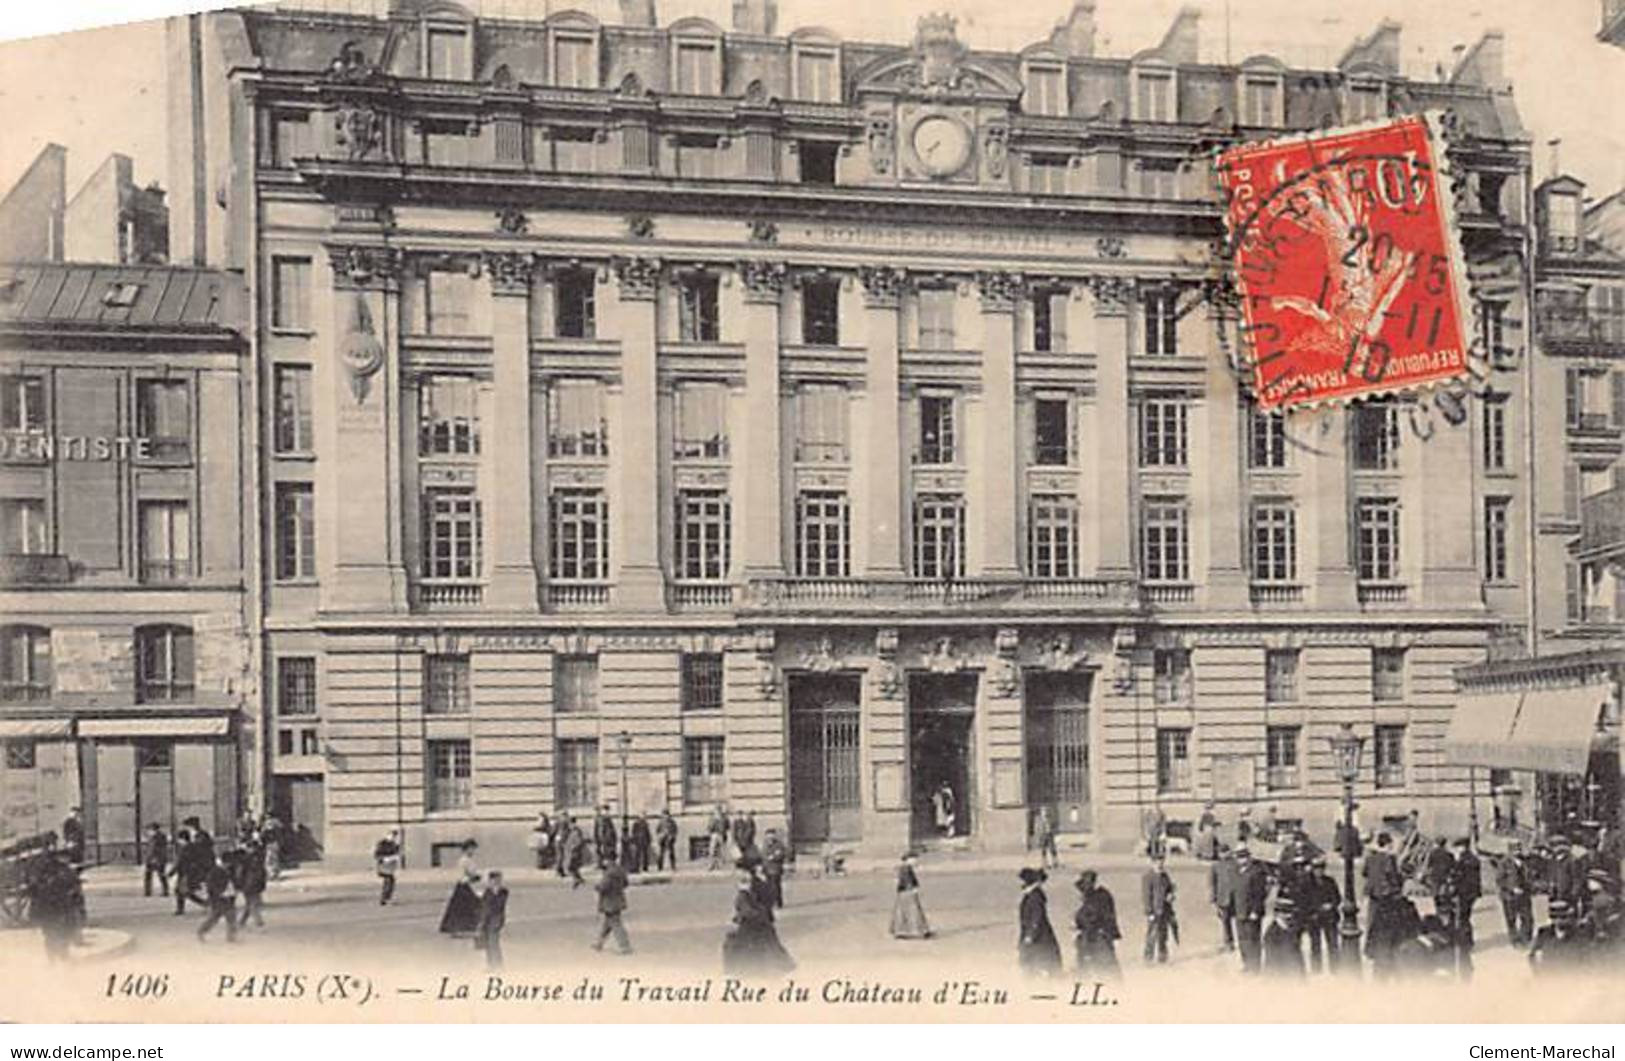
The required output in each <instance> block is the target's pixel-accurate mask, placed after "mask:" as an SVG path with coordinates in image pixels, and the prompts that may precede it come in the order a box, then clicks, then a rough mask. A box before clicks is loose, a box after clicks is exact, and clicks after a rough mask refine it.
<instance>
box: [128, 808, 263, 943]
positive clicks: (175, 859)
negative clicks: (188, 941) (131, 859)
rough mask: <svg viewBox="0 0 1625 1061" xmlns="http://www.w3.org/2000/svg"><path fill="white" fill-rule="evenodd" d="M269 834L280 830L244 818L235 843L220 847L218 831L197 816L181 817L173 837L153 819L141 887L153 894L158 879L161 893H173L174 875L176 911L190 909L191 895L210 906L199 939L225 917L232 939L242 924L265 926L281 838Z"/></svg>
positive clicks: (193, 900)
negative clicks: (215, 833) (239, 905)
mask: <svg viewBox="0 0 1625 1061" xmlns="http://www.w3.org/2000/svg"><path fill="white" fill-rule="evenodd" d="M273 828H274V827H273ZM268 835H269V836H271V837H277V836H278V834H277V833H276V832H275V831H270V832H268V831H267V830H266V829H265V828H264V826H263V825H261V824H260V823H257V822H253V821H252V820H251V819H247V818H245V819H244V821H243V822H241V823H239V826H238V830H237V837H236V842H235V845H234V846H232V847H229V848H226V849H224V850H219V849H217V847H216V845H215V840H214V837H213V836H212V835H211V834H210V833H209V831H208V829H206V828H204V826H203V823H202V822H201V821H200V820H199V819H198V818H196V817H191V818H187V819H186V820H185V821H184V822H182V823H181V827H180V828H179V829H177V830H175V836H174V839H173V840H171V839H170V837H169V836H167V835H166V834H165V833H164V830H163V827H162V826H160V825H159V824H157V823H156V822H154V823H153V824H151V825H149V826H148V827H147V835H146V837H145V842H144V844H143V852H142V864H143V866H144V871H143V873H142V890H143V891H144V892H145V893H146V894H147V895H148V896H151V895H152V885H153V883H154V881H156V882H157V883H158V886H159V888H160V890H161V893H162V894H163V895H164V896H165V897H168V895H169V894H170V882H171V881H173V882H174V894H175V916H176V917H180V916H182V915H183V914H185V913H186V903H187V901H188V900H190V901H191V903H192V904H193V905H194V906H199V907H202V908H203V909H204V910H205V911H206V912H207V914H206V916H205V917H204V919H203V922H202V923H201V924H200V925H198V929H197V936H198V939H199V940H205V939H207V938H208V937H209V933H210V932H212V931H213V930H214V927H215V926H216V925H218V924H220V923H222V922H224V923H225V926H226V939H227V941H229V942H235V941H236V939H237V930H238V929H239V928H240V927H245V926H247V925H249V924H253V925H254V926H255V927H257V928H264V927H265V889H266V887H267V886H268V884H269V882H270V880H271V877H272V867H273V866H276V865H277V857H278V856H277V855H276V854H275V847H274V846H273V845H275V844H277V843H278V840H277V839H272V840H269V841H268V840H267V836H268ZM239 897H241V898H242V901H243V906H242V911H241V914H239V912H238V910H237V900H238V898H239Z"/></svg>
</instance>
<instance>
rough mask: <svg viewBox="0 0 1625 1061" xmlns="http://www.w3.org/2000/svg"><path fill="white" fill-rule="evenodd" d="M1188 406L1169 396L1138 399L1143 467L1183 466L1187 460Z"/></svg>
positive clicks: (1141, 461)
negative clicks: (1139, 400) (1139, 401)
mask: <svg viewBox="0 0 1625 1061" xmlns="http://www.w3.org/2000/svg"><path fill="white" fill-rule="evenodd" d="M1188 412H1189V407H1188V406H1187V405H1186V403H1185V402H1183V401H1180V400H1177V399H1173V398H1147V399H1145V400H1143V401H1142V402H1141V403H1140V464H1141V465H1142V466H1143V467H1147V468H1183V467H1184V466H1185V462H1186V460H1187V444H1186V443H1187V439H1188V434H1189V432H1188V430H1187V429H1188V425H1189V415H1188Z"/></svg>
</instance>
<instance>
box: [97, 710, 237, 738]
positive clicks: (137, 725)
mask: <svg viewBox="0 0 1625 1061" xmlns="http://www.w3.org/2000/svg"><path fill="white" fill-rule="evenodd" d="M230 730H231V719H230V718H227V717H226V716H224V715H217V716H213V717H207V718H184V717H183V718H175V717H158V718H86V719H81V720H80V722H79V736H81V737H93V738H101V739H104V740H105V739H109V738H129V737H224V736H225V735H226V734H227V733H228V732H230Z"/></svg>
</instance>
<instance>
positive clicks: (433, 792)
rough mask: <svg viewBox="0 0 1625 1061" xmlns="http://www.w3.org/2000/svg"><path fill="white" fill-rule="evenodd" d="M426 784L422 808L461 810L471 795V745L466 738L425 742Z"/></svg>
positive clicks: (467, 803) (472, 789)
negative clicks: (427, 773)
mask: <svg viewBox="0 0 1625 1061" xmlns="http://www.w3.org/2000/svg"><path fill="white" fill-rule="evenodd" d="M427 750H428V754H427V755H426V756H425V758H426V759H427V760H428V762H429V779H428V780H429V787H428V790H427V791H426V792H424V793H423V802H424V807H423V809H424V810H426V811H429V812H430V813H434V812H435V811H448V810H464V809H466V808H467V807H468V806H469V805H470V804H471V803H472V802H473V798H474V748H473V745H472V744H471V743H470V742H468V741H466V740H432V741H429V742H428V749H427Z"/></svg>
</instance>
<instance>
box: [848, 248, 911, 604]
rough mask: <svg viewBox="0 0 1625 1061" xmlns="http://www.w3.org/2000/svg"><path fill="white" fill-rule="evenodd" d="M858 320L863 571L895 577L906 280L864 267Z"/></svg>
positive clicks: (887, 269) (898, 569)
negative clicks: (863, 412) (865, 538)
mask: <svg viewBox="0 0 1625 1061" xmlns="http://www.w3.org/2000/svg"><path fill="white" fill-rule="evenodd" d="M858 280H859V281H860V282H861V283H862V284H863V294H864V316H865V318H866V320H865V324H866V326H867V327H866V334H867V338H868V347H869V356H868V358H867V361H866V368H865V372H866V377H865V391H866V393H867V396H868V410H869V422H868V425H867V426H868V432H867V434H868V444H867V448H868V455H867V460H866V461H865V464H866V467H865V469H864V471H865V474H866V475H867V477H868V489H869V497H868V518H869V527H868V533H869V570H868V574H870V575H874V576H882V577H897V576H900V575H901V574H902V573H903V437H902V432H901V428H900V424H899V412H900V410H899V406H898V400H899V395H898V375H899V372H898V369H899V366H898V354H897V345H898V323H897V314H898V306H899V304H900V302H901V299H902V293H903V287H904V283H905V280H906V275H905V274H904V273H903V271H902V270H901V269H896V268H893V267H891V266H884V265H880V266H864V267H862V268H861V269H859V271H858Z"/></svg>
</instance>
